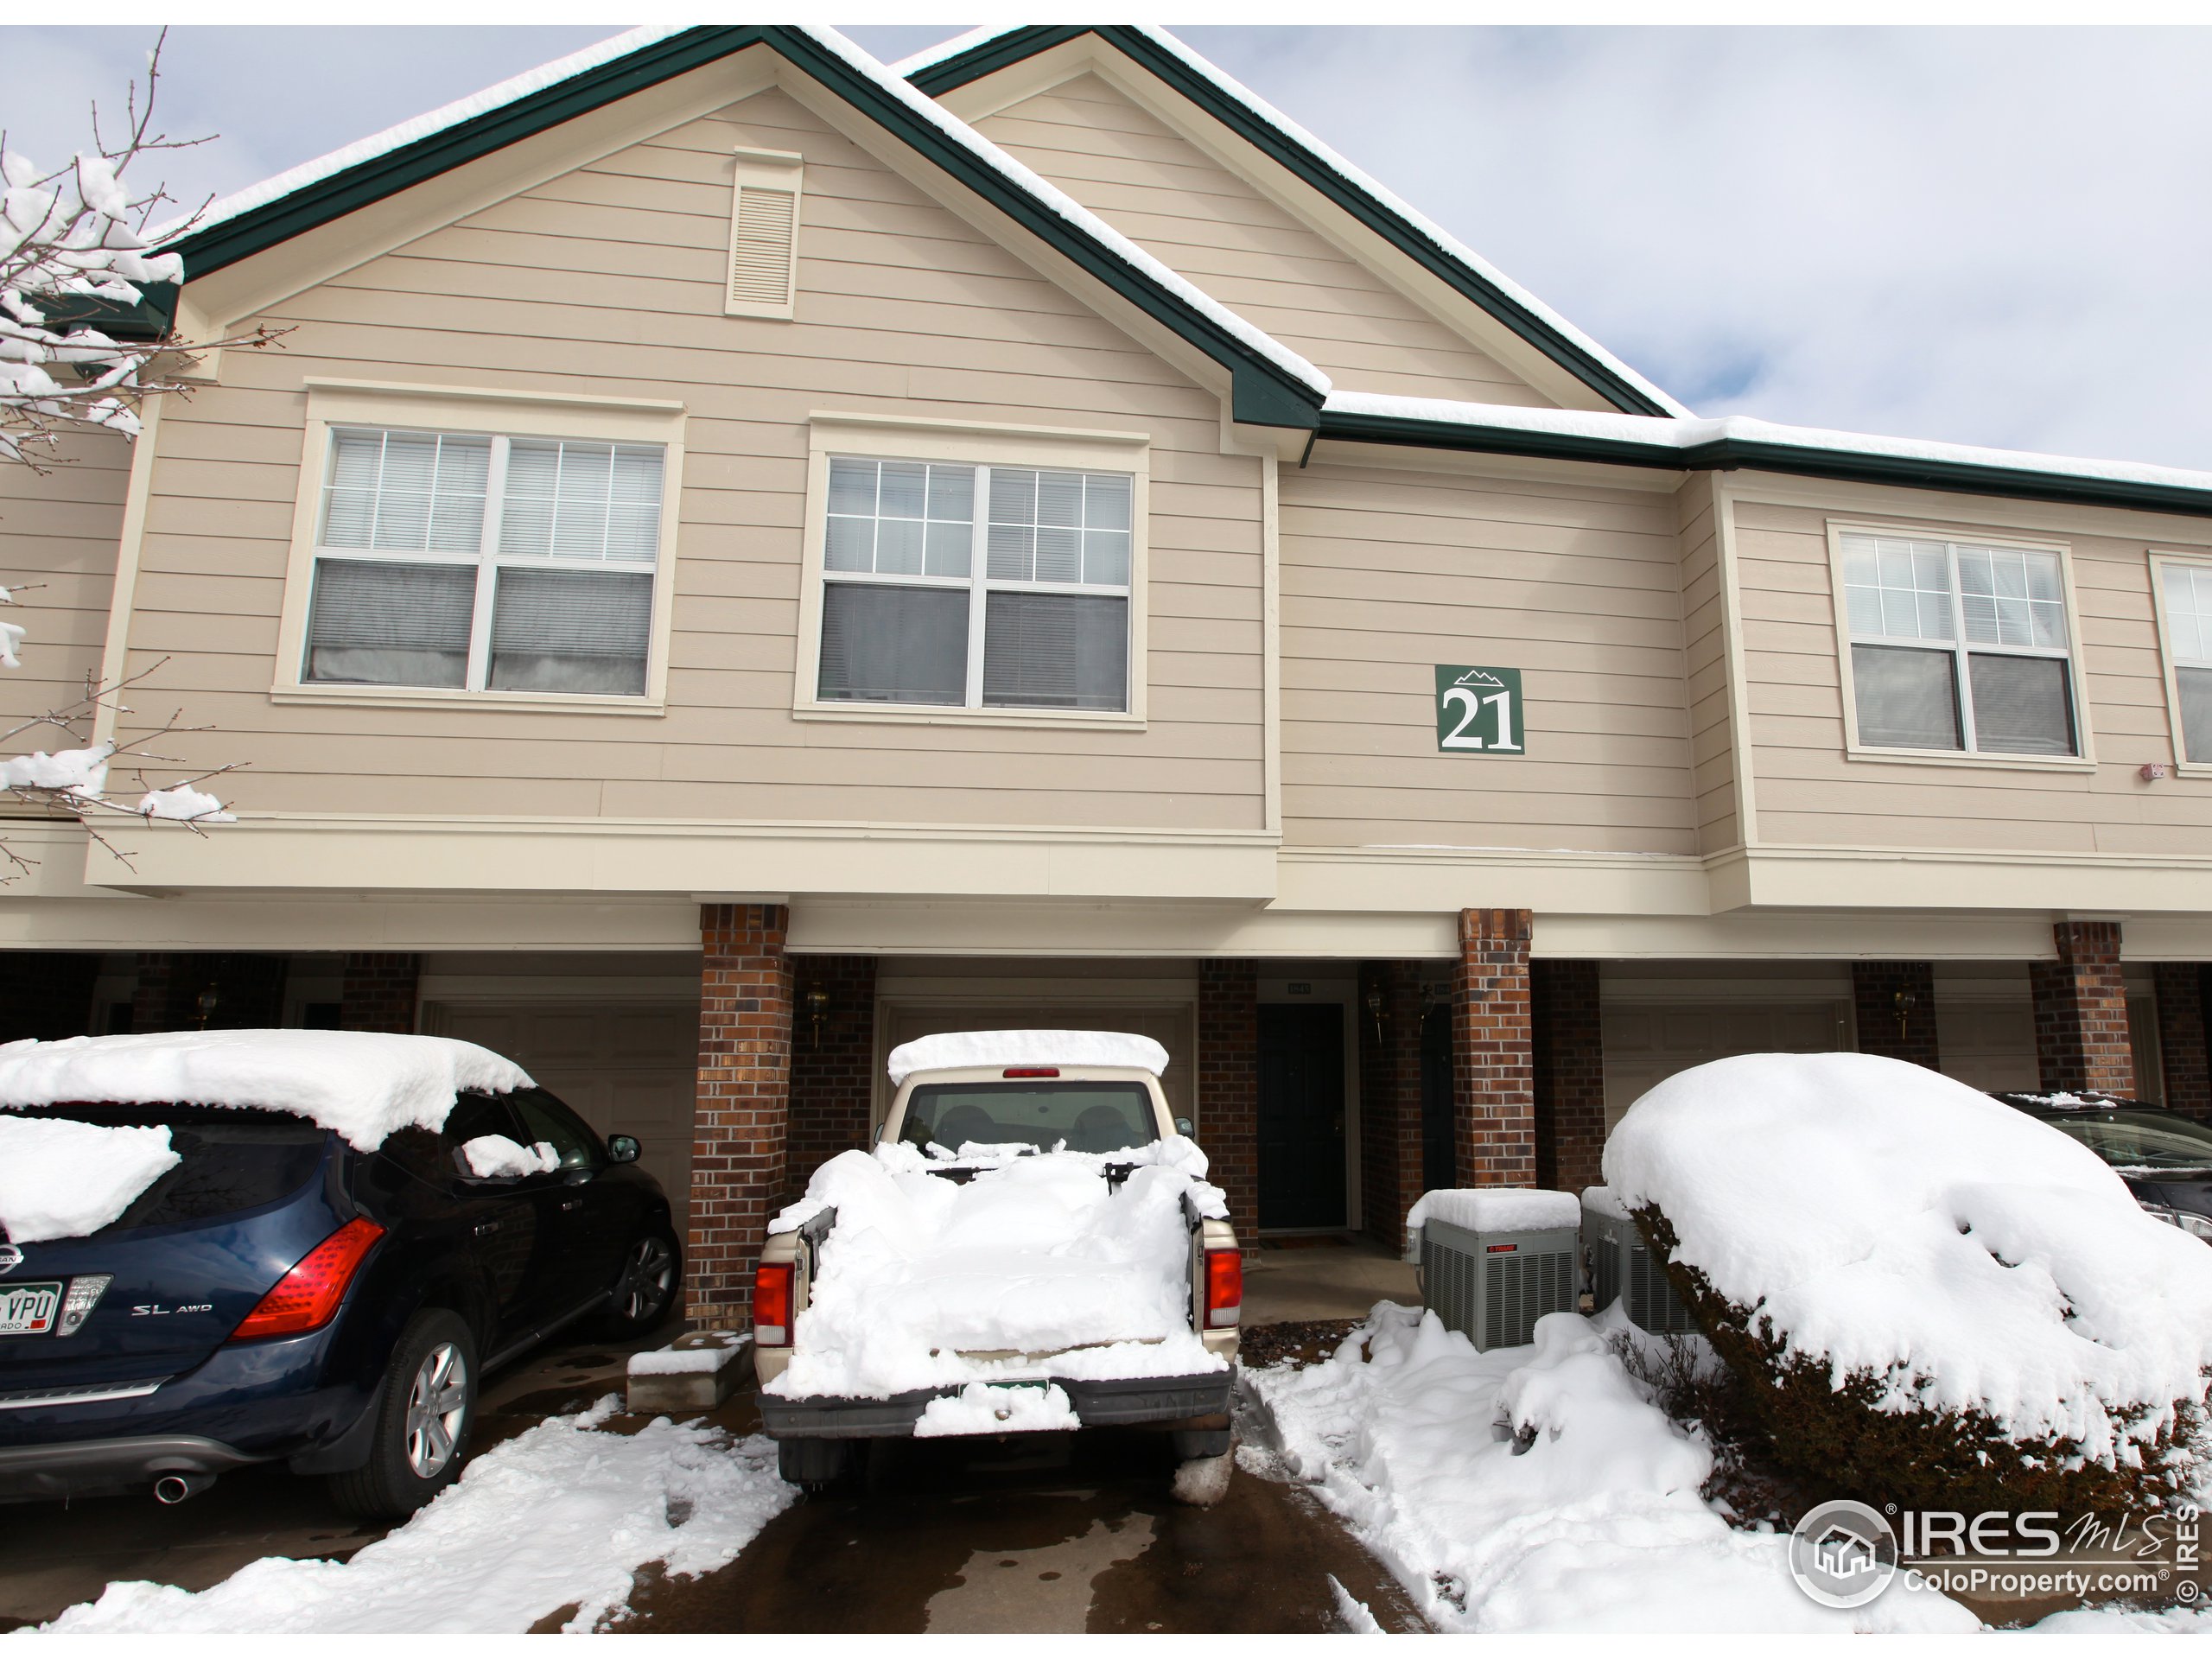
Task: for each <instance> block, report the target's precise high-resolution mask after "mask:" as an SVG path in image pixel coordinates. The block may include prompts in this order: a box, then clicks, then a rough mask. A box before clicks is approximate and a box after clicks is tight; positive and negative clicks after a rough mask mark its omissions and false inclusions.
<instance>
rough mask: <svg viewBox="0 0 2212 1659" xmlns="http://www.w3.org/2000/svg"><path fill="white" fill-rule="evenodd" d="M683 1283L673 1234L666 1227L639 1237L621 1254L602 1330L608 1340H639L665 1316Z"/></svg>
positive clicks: (680, 1264) (681, 1254)
mask: <svg viewBox="0 0 2212 1659" xmlns="http://www.w3.org/2000/svg"><path fill="white" fill-rule="evenodd" d="M682 1283H683V1252H682V1251H681V1250H679V1249H677V1243H676V1235H675V1234H674V1233H672V1232H671V1231H669V1230H668V1229H667V1228H666V1227H656V1228H654V1229H653V1230H652V1231H650V1232H647V1233H645V1234H644V1235H642V1236H640V1237H639V1239H638V1241H637V1242H636V1243H633V1244H632V1245H631V1246H630V1248H629V1249H628V1250H627V1251H626V1252H625V1254H624V1255H623V1257H622V1271H621V1273H620V1274H618V1275H617V1276H616V1278H615V1281H614V1293H613V1299H612V1300H611V1301H610V1303H609V1305H608V1307H607V1318H606V1319H604V1320H603V1321H602V1322H601V1326H602V1329H603V1330H604V1331H605V1332H606V1333H607V1335H608V1336H610V1337H615V1338H623V1337H642V1336H643V1335H645V1332H648V1331H651V1330H652V1329H653V1328H654V1327H655V1326H657V1325H659V1324H660V1322H661V1321H662V1320H664V1319H666V1318H667V1317H668V1311H669V1309H670V1308H671V1307H673V1306H675V1305H676V1292H677V1287H679V1286H680V1285H681V1284H682Z"/></svg>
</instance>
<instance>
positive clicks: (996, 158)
mask: <svg viewBox="0 0 2212 1659" xmlns="http://www.w3.org/2000/svg"><path fill="white" fill-rule="evenodd" d="M787 27H790V28H791V29H796V30H798V32H800V33H802V34H804V35H807V36H809V37H810V38H811V39H812V40H813V41H815V42H816V43H817V45H819V46H821V47H823V48H825V49H826V50H828V51H829V52H830V53H832V54H835V55H836V56H837V57H838V58H840V59H842V60H843V61H844V62H845V63H846V64H847V65H848V66H849V67H851V68H852V69H854V70H855V72H856V73H860V74H861V75H864V76H866V77H867V78H868V79H869V80H871V81H873V82H874V83H875V84H876V86H879V87H880V88H881V89H882V91H883V92H886V93H887V94H888V95H889V96H891V97H892V98H893V99H897V100H898V101H899V103H901V104H903V105H906V108H907V109H909V110H911V111H912V112H914V113H915V114H917V115H918V116H920V117H922V118H924V119H925V120H926V121H928V122H929V123H930V124H931V125H932V126H934V127H936V128H937V129H938V130H939V131H940V132H942V133H944V135H945V136H946V137H949V138H950V139H951V140H952V141H953V142H954V143H957V144H959V145H960V146H961V147H962V148H963V149H967V150H968V151H969V152H970V153H971V154H973V155H974V156H976V158H977V159H978V160H980V161H982V162H984V163H985V164H986V165H988V167H990V168H992V169H993V170H995V172H997V173H998V174H1000V175H1001V176H1002V177H1003V178H1005V179H1006V180H1007V182H1009V183H1011V184H1013V185H1014V186H1015V187H1017V188H1020V190H1022V191H1023V192H1025V193H1026V194H1028V195H1030V196H1031V197H1033V198H1034V199H1035V200H1036V201H1037V202H1038V203H1039V205H1040V206H1042V207H1046V208H1048V209H1049V210H1051V212H1052V213H1054V214H1055V215H1057V216H1058V218H1060V219H1065V221H1067V223H1068V224H1070V225H1071V226H1074V227H1075V228H1076V229H1077V230H1079V231H1081V232H1084V234H1085V235H1086V236H1088V237H1090V238H1091V239H1092V240H1093V241H1095V242H1097V243H1099V244H1100V245H1103V246H1104V247H1105V248H1106V249H1107V250H1108V251H1109V252H1111V253H1112V254H1114V255H1115V257H1117V258H1119V259H1120V260H1121V261H1122V263H1124V264H1128V265H1129V266H1131V267H1133V268H1134V269H1135V270H1138V271H1140V272H1141V273H1142V274H1143V275H1144V276H1145V277H1147V278H1149V279H1150V280H1151V281H1152V282H1153V283H1155V284H1156V285H1157V286H1159V287H1160V288H1163V289H1167V290H1168V291H1170V292H1172V293H1173V294H1174V295H1175V296H1176V297H1178V298H1179V299H1180V300H1182V301H1183V302H1185V304H1187V305H1189V306H1190V307H1191V308H1192V309H1194V310H1196V311H1198V312H1201V313H1203V314H1204V315H1205V316H1207V317H1208V318H1209V319H1211V321H1213V322H1214V323H1215V324H1216V325H1217V327H1220V328H1221V329H1222V330H1223V331H1224V332H1225V333H1227V334H1230V335H1231V336H1233V337H1234V338H1236V340H1239V341H1241V342H1242V343H1243V345H1244V346H1247V347H1248V348H1249V349H1250V350H1251V351H1253V352H1254V353H1256V354H1258V355H1259V356H1261V357H1263V358H1265V359H1268V361H1269V362H1272V363H1273V364H1274V365H1275V366H1276V367H1278V368H1280V369H1281V370H1282V371H1283V372H1285V373H1287V374H1288V375H1289V376H1290V377H1291V378H1294V379H1295V380H1298V381H1300V382H1302V383H1303V384H1304V385H1306V386H1307V387H1308V388H1310V389H1311V390H1312V391H1314V392H1315V393H1317V394H1318V393H1322V392H1325V391H1328V389H1329V385H1330V381H1329V377H1328V376H1327V375H1325V374H1324V373H1322V372H1321V371H1320V370H1319V369H1317V368H1315V367H1314V366H1313V365H1312V364H1311V363H1309V362H1307V361H1306V359H1304V358H1303V357H1300V355H1299V354H1298V353H1295V352H1294V351H1292V350H1291V349H1290V348H1289V347H1287V346H1284V345H1283V344H1281V342H1280V341H1279V340H1275V339H1274V336H1272V335H1271V334H1267V333H1265V332H1263V331H1262V330H1261V329H1259V328H1256V327H1253V325H1252V324H1251V323H1249V322H1248V321H1245V320H1244V319H1243V317H1241V316H1239V315H1237V314H1236V313H1235V312H1234V311H1231V310H1230V308H1228V307H1227V306H1224V305H1223V304H1221V303H1220V302H1218V301H1217V300H1215V299H1213V298H1212V297H1211V296H1209V295H1207V294H1206V293H1205V290H1203V289H1200V288H1198V286H1197V284H1195V283H1191V282H1189V281H1187V280H1186V279H1185V278H1184V277H1181V276H1179V275H1178V274H1177V273H1176V272H1174V271H1173V270H1169V269H1168V267H1167V266H1166V265H1164V264H1161V263H1160V261H1159V260H1157V259H1155V258H1154V257H1153V256H1152V255H1150V254H1148V253H1147V252H1146V251H1144V250H1143V249H1142V248H1140V247H1139V246H1137V245H1136V244H1135V243H1134V242H1132V241H1130V240H1129V239H1128V238H1127V237H1125V236H1123V235H1122V233H1121V232H1119V231H1116V229H1114V228H1113V226H1110V225H1109V224H1107V223H1106V222H1105V220H1103V219H1100V218H1098V217H1097V216H1096V214H1094V213H1091V212H1090V210H1089V209H1088V208H1086V207H1084V206H1082V204H1080V203H1079V202H1077V200H1075V199H1074V198H1073V197H1071V196H1070V195H1068V194H1066V193H1065V192H1064V191H1062V190H1060V189H1059V188H1058V187H1056V186H1054V185H1052V184H1049V183H1047V182H1046V181H1045V180H1044V179H1043V178H1041V177H1039V175H1037V174H1035V173H1033V172H1032V171H1031V170H1030V169H1029V168H1027V167H1025V166H1023V165H1022V164H1021V163H1020V162H1018V161H1016V160H1015V159H1014V157H1013V156H1009V155H1007V153H1006V151H1004V150H1002V149H1000V148H999V147H998V146H997V145H996V144H995V143H992V142H991V141H990V140H989V139H988V138H986V137H983V136H982V134H981V133H979V132H977V131H976V130H975V129H974V128H973V127H971V126H969V124H967V123H966V122H964V121H963V120H961V119H960V118H958V117H957V116H955V115H953V114H952V113H951V112H950V111H948V110H946V109H944V107H943V106H942V105H939V104H938V103H937V102H936V101H935V100H934V99H929V98H925V97H924V96H923V95H922V94H921V93H920V92H917V91H915V90H914V88H913V87H912V86H908V85H907V84H906V80H905V79H902V78H901V77H899V76H897V75H894V74H893V73H890V72H889V71H888V70H887V69H886V68H885V67H883V65H882V64H881V63H880V62H878V61H877V60H876V59H874V57H872V56H870V55H869V54H868V53H866V52H864V51H862V50H861V48H859V47H857V46H855V44H854V43H853V42H852V41H849V40H848V39H846V38H845V36H843V35H841V34H839V33H838V32H837V31H836V29H829V28H825V27H823V26H820V25H817V24H809V23H799V24H791V25H787ZM682 32H683V30H682V28H681V27H680V26H674V25H656V26H653V27H649V28H645V29H632V30H631V31H630V32H629V33H628V34H626V35H615V36H614V37H613V38H612V39H610V40H606V41H601V42H600V43H599V44H598V45H596V46H591V47H587V48H584V50H582V51H581V52H576V53H572V54H569V56H567V57H565V58H559V59H556V60H554V61H553V62H551V63H548V64H543V65H541V66H539V67H537V68H536V69H532V70H530V71H528V72H526V73H523V74H519V75H516V76H514V77H512V79H507V80H503V81H501V82H499V84H498V85H497V86H487V87H486V88H485V89H484V90H483V91H482V92H476V93H473V94H471V95H470V96H469V97H467V98H463V99H456V100H455V101H454V102H453V103H451V104H448V105H445V106H444V107H443V108H442V109H436V110H433V111H430V112H429V114H427V115H418V116H416V117H415V118H413V119H412V120H409V121H403V122H401V123H400V124H398V125H397V126H395V127H388V128H386V129H385V130H384V131H382V132H380V133H377V134H375V135H373V136H372V137H367V138H363V139H361V140H359V141H358V142H357V143H351V144H347V145H346V146H345V147H344V148H343V149H334V150H333V151H331V152H330V154H328V155H327V156H318V157H317V158H316V159H315V160H314V161H312V162H303V163H302V165H300V166H298V167H296V168H291V169H289V171H287V172H283V173H279V174H278V175H276V177H274V178H271V179H264V181H262V182H261V183H259V184H257V185H253V186H251V187H250V188H246V189H245V190H241V191H239V192H238V193H237V194H234V195H230V196H226V197H224V198H223V199H222V200H219V201H218V202H215V203H214V204H213V206H211V207H209V209H208V210H207V213H205V214H203V215H201V216H200V218H199V219H198V220H197V221H195V222H194V225H193V226H192V230H193V233H194V234H195V235H196V234H198V233H200V232H202V231H205V230H207V229H209V228H211V227H213V226H216V225H219V224H222V223H223V222H225V221H226V220H227V219H235V218H237V217H238V216H239V215H240V214H242V213H249V212H251V211H252V210H254V209H255V208H258V207H266V206H268V205H269V204H270V203H271V202H274V201H277V200H281V199H283V197H285V196H287V195H289V194H292V193H293V192H294V191H296V190H300V189H302V188H305V187H307V186H308V185H311V184H315V183H319V182H320V181H322V180H325V179H327V178H330V177H332V176H334V175H337V174H339V173H342V172H344V171H346V169H347V168H353V167H357V166H359V165H360V164H362V163H363V162H372V161H375V160H376V159H378V157H379V156H388V155H390V154H391V153H392V152H393V151H395V150H397V149H404V147H406V146H407V145H409V144H411V143H416V142H418V141H419V140H422V139H424V138H428V137H431V136H432V135H433V134H435V133H438V132H442V131H444V130H446V129H448V128H449V127H454V126H458V125H460V124H461V123H463V122H465V121H468V120H472V119H474V118H476V117H477V116H480V115H483V114H485V113H486V112H488V111H493V110H496V109H499V108H501V107H502V106H504V105H508V104H512V103H514V102H515V101H516V100H517V99H522V98H525V97H527V96H529V95H530V94H531V93H533V92H540V91H543V89H544V88H546V87H548V86H556V85H558V84H559V83H560V82H562V81H563V80H567V79H571V78H572V77H574V76H576V75H580V74H582V73H585V72H586V71H587V70H591V69H596V68H598V67H601V66H602V65H604V64H607V63H612V62H613V61H615V60H617V59H620V58H622V57H625V56H626V55H628V54H631V53H632V52H635V51H638V50H639V49H640V48H645V47H647V46H651V45H652V44H654V43H655V42H657V41H662V40H664V39H666V38H668V37H669V36H670V35H676V34H680V33H682ZM165 233H173V230H172V231H171V232H165ZM155 239H156V241H159V240H160V234H157V235H156V238H155ZM189 275H190V274H189V273H187V277H188V279H189Z"/></svg>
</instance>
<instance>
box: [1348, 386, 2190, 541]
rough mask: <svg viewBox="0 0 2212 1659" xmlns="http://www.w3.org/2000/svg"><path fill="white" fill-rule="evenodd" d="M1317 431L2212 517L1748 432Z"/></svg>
mask: <svg viewBox="0 0 2212 1659" xmlns="http://www.w3.org/2000/svg"><path fill="white" fill-rule="evenodd" d="M1319 435H1320V436H1321V437H1322V438H1323V439H1325V440H1336V441H1340V442H1347V443H1388V444H1398V445H1404V446H1408V447H1413V448H1425V449H1459V450H1470V451H1473V452H1476V453H1478V454H1491V455H1525V456H1530V457H1534V458H1535V459H1539V460H1545V461H1592V462H1597V463H1600V464H1603V465H1605V466H1611V467H1663V468H1666V469H1667V470H1669V471H1674V472H1738V471H1757V472H1763V473H1787V474H1793V475H1795V476H1796V477H1800V478H1824V479H1833V480H1839V481H1841V482H1846V483H1853V484H1886V485H1891V486H1903V487H1904V488H1907V489H1915V490H1948V491H1951V492H1954V493H1960V494H1966V495H1994V496H2006V497H2010V498H2011V499H2014V500H2020V501H2060V502H2064V503H2066V504H2067V505H2071V506H2089V507H2128V508H2133V509H2135V510H2136V511H2139V512H2178V513H2186V514H2189V515H2190V516H2192V517H2196V518H2212V489H2196V488H2192V487H2190V486H2187V485H2180V484H2154V483H2146V482H2137V481H2134V480H2127V479H2113V478H2092V477H2085V476H2082V475H2081V474H2074V473H2055V472H2040V471H2037V470H2034V469H2032V468H2029V467H1991V466H1985V465H1982V464H1980V463H1979V462H1975V461H1944V460H1939V459H1934V458H1928V457H1918V456H1904V455H1880V454H1865V453H1863V452H1861V451H1859V450H1854V449H1818V448H1810V447H1805V446H1800V445H1797V444H1793V443H1773V442H1764V441H1760V440H1754V439H1744V438H1716V439H1713V441H1711V442H1706V443H1700V444H1694V445H1691V446H1688V447H1687V448H1679V447H1676V446H1675V445H1672V444H1663V443H1639V442H1636V441H1635V440H1633V439H1625V438H1596V437H1586V436H1583V435H1579V434H1573V433H1558V432H1532V431H1526V430H1520V429H1514V428H1510V427H1499V426H1478V425H1466V424H1462V423H1459V422H1456V421H1424V420H1413V419H1406V418H1403V417H1401V416H1383V415H1358V414H1351V413H1345V412H1325V413H1324V414H1323V415H1322V416H1321V429H1320V434H1319Z"/></svg>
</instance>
